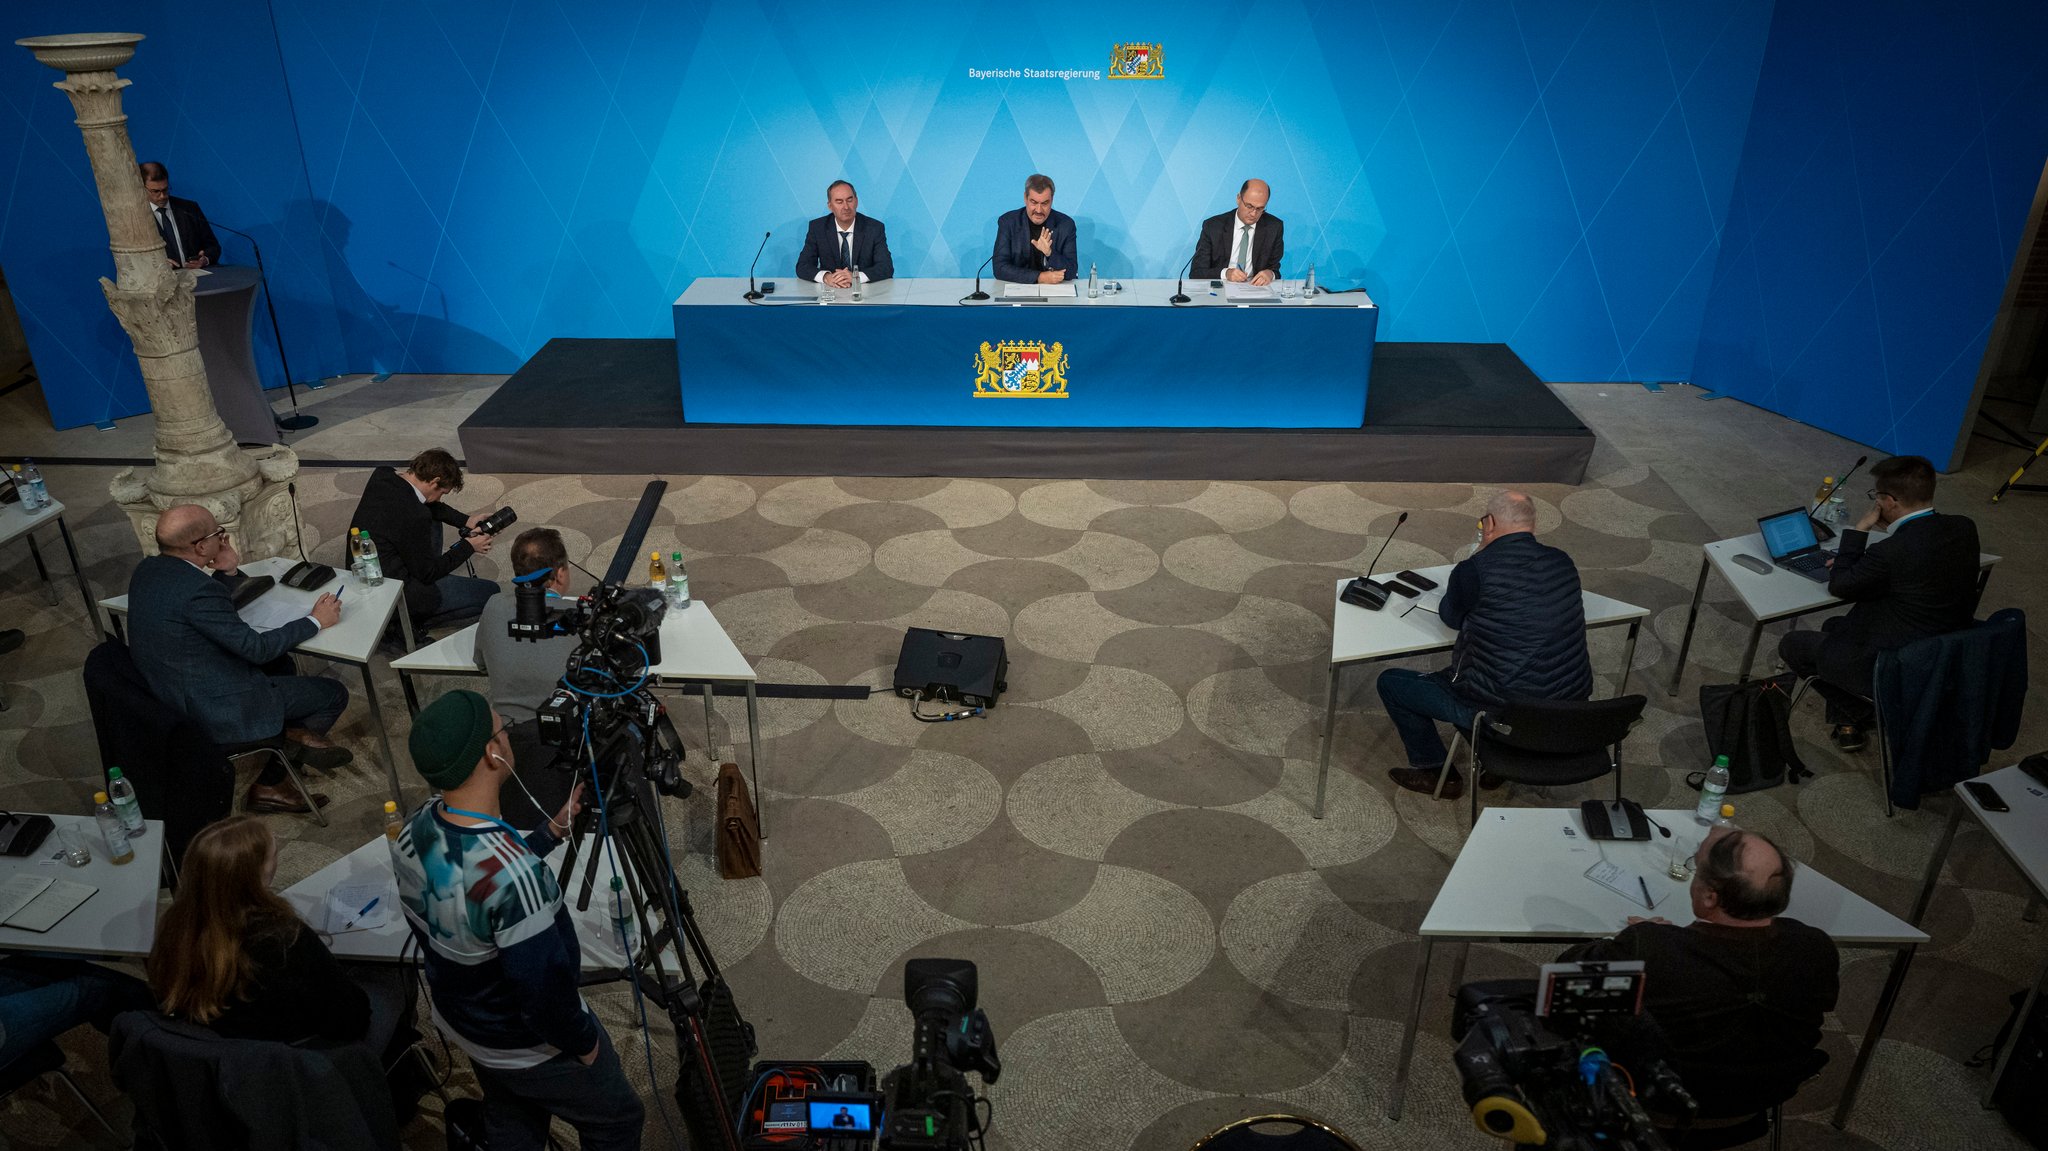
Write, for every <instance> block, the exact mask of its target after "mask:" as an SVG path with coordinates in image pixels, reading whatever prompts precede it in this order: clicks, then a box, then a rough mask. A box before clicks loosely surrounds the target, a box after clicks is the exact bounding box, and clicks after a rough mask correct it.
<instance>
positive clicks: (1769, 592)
mask: <svg viewBox="0 0 2048 1151" xmlns="http://www.w3.org/2000/svg"><path fill="white" fill-rule="evenodd" d="M1884 536H1885V533H1883V532H1872V533H1871V534H1870V538H1871V542H1872V543H1876V542H1877V541H1879V540H1882V539H1883V538H1884ZM1840 539H1841V537H1840V536H1836V537H1835V539H1833V540H1830V541H1828V543H1827V544H1826V545H1825V546H1826V547H1827V550H1829V551H1833V550H1834V549H1835V548H1836V547H1838V546H1840V544H1839V541H1840ZM1706 551H1707V559H1708V561H1709V562H1711V563H1712V564H1713V565H1714V570H1715V571H1717V572H1720V573H1721V578H1722V579H1724V580H1727V581H1728V585H1729V586H1730V587H1732V588H1734V589H1735V594H1736V595H1737V596H1738V597H1740V598H1741V600H1742V606H1743V607H1744V608H1746V609H1748V611H1749V615H1750V618H1751V619H1754V620H1756V621H1757V622H1758V623H1769V622H1770V621H1772V620H1775V619H1784V618H1785V617H1786V616H1794V615H1804V614H1805V613H1807V612H1810V611H1819V610H1820V609H1822V608H1826V607H1833V606H1834V605H1836V604H1838V603H1841V602H1842V601H1841V600H1838V599H1836V598H1835V597H1834V596H1831V595H1829V594H1828V585H1827V584H1826V583H1825V582H1822V581H1816V580H1810V579H1807V578H1806V577H1805V576H1803V575H1799V574H1798V573H1796V572H1788V571H1784V570H1782V569H1780V568H1776V567H1773V568H1772V569H1771V570H1770V571H1769V572H1767V573H1765V574H1763V575H1758V574H1757V573H1756V572H1753V571H1751V570H1749V569H1748V568H1746V567H1743V566H1742V565H1741V564H1739V563H1736V562H1735V557H1736V556H1737V555H1751V556H1755V557H1756V558H1757V559H1760V560H1762V561H1763V562H1765V563H1770V562H1771V553H1770V550H1769V549H1768V548H1766V547H1764V537H1763V534H1762V533H1761V532H1751V533H1749V534H1748V535H1745V536H1734V537H1731V538H1729V539H1725V540H1716V541H1714V542H1713V543H1710V544H1708V545H1706ZM2001 558H2002V557H2000V556H1995V555H1992V554H1991V553H1989V552H1984V553H1981V554H1980V555H1979V558H1978V564H1979V566H1980V567H1987V568H1988V567H1990V566H1992V565H1993V564H1995V563H1997V562H1998V561H1999V560H2000V559H2001Z"/></svg>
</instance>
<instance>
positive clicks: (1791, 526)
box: [1757, 508, 1820, 559]
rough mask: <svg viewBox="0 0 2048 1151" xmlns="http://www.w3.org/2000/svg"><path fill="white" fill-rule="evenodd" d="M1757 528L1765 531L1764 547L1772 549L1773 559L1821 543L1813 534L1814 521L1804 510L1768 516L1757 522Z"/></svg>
mask: <svg viewBox="0 0 2048 1151" xmlns="http://www.w3.org/2000/svg"><path fill="white" fill-rule="evenodd" d="M1757 526H1758V527H1760V528H1762V529H1763V533H1764V546H1765V547H1767V548H1769V549H1770V552H1771V558H1772V559H1779V558H1782V557H1784V556H1788V555H1791V554H1792V553H1793V552H1796V551H1798V550H1800V549H1801V548H1810V547H1813V546H1815V545H1817V544H1819V543H1820V540H1819V539H1818V538H1816V537H1815V536H1814V534H1813V521H1812V520H1810V519H1807V518H1806V510H1805V509H1804V508H1799V509H1795V510H1793V511H1789V512H1780V513H1778V514H1777V515H1774V516H1766V517H1765V518H1763V519H1760V520H1758V521H1757Z"/></svg>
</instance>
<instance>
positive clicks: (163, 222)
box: [156, 208, 185, 264]
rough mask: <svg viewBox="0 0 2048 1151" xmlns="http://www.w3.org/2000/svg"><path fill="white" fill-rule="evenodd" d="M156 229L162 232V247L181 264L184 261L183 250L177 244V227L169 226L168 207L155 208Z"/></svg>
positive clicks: (169, 213)
mask: <svg viewBox="0 0 2048 1151" xmlns="http://www.w3.org/2000/svg"><path fill="white" fill-rule="evenodd" d="M156 230H157V231H159V232H161V233H163V237H164V249H165V250H166V251H168V252H169V253H170V254H171V256H172V258H173V259H175V260H177V261H178V262H179V263H181V264H182V263H184V262H185V252H184V249H183V248H181V247H180V246H179V244H178V232H177V229H175V228H173V227H172V226H171V210H170V209H169V208H158V209H157V210H156Z"/></svg>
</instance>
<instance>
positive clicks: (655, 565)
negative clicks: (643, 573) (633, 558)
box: [647, 552, 668, 593]
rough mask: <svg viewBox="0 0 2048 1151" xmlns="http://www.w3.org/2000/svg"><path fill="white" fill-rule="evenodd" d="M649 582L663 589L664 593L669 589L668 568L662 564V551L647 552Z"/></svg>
mask: <svg viewBox="0 0 2048 1151" xmlns="http://www.w3.org/2000/svg"><path fill="white" fill-rule="evenodd" d="M647 582H648V583H650V584H653V585H654V586H655V587H658V588H660V589H662V591H663V592H664V593H666V592H667V591H668V569H667V568H665V567H663V566H661V553H660V552H648V553H647Z"/></svg>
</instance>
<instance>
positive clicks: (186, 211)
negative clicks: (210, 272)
mask: <svg viewBox="0 0 2048 1151" xmlns="http://www.w3.org/2000/svg"><path fill="white" fill-rule="evenodd" d="M139 167H140V168H141V169H142V190H143V192H144V194H146V195H147V196H148V197H149V215H150V218H151V219H153V220H155V221H156V230H157V231H158V232H159V233H161V234H162V235H163V238H164V255H165V256H166V257H167V258H169V260H170V261H171V266H172V267H173V268H210V267H212V266H213V265H215V264H218V263H220V241H219V240H217V239H215V238H214V235H213V225H211V224H208V223H207V222H206V213H205V212H202V211H200V210H199V205H198V203H197V202H195V201H192V200H185V199H180V198H179V197H177V196H173V195H171V170H170V169H169V168H166V167H164V166H163V165H162V164H159V163H157V162H156V161H155V160H145V161H143V163H142V164H141V165H139Z"/></svg>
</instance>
